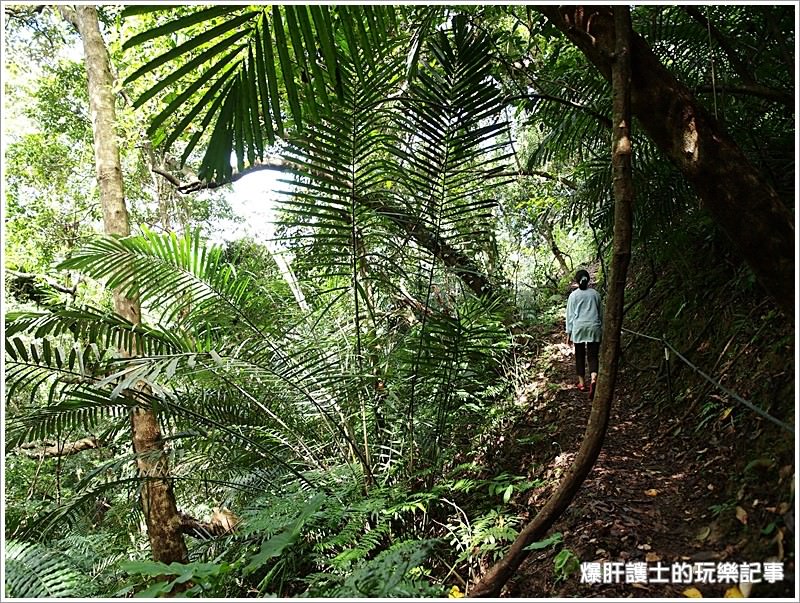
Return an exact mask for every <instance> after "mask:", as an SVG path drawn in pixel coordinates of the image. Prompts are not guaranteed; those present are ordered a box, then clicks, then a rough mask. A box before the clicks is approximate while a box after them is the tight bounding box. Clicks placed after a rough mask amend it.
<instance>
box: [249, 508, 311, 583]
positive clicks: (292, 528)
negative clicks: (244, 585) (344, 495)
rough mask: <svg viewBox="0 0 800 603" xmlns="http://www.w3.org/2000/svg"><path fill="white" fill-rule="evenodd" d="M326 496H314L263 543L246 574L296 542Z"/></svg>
mask: <svg viewBox="0 0 800 603" xmlns="http://www.w3.org/2000/svg"><path fill="white" fill-rule="evenodd" d="M324 501H325V496H323V495H322V494H317V495H316V496H314V498H312V499H311V500H310V501H309V502H308V503H306V505H305V506H304V507H303V509H302V510H301V511H300V515H299V516H298V517H297V519H295V520H294V521H293V522H292V523H291V524H289V525H288V526H287V527H286V529H284V530H283V531H282V532H280V533H278V534H276V535H275V536H273V537H272V538H270V539H269V540H267V541H266V542H264V543H263V544H262V545H261V550H260V551H259V552H258V553H257V554H256V555H254V556H253V557H252V558H251V560H250V563H249V564H248V565H247V566H246V567H245V568H244V570H243V571H244V573H245V574H250V573H252V572H254V571H256V570H257V569H259V568H260V567H262V566H263V565H264V564H265V563H266V562H267V561H268V560H270V559H272V558H274V557H278V556H279V555H281V554H282V553H283V551H284V550H285V549H286V548H288V547H290V546H291V545H292V544H294V543H295V542H296V541H297V539H298V538H299V537H300V534H301V531H302V528H303V526H304V525H305V522H306V521H307V520H308V518H309V517H311V516H312V515H313V514H314V513H316V512H317V510H318V509H319V508H320V507H321V506H322V503H323V502H324Z"/></svg>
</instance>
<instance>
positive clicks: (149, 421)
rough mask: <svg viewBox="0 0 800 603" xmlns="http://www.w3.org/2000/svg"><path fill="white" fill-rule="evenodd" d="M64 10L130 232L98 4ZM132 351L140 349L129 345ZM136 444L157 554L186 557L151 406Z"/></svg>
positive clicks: (131, 306) (132, 302)
mask: <svg viewBox="0 0 800 603" xmlns="http://www.w3.org/2000/svg"><path fill="white" fill-rule="evenodd" d="M59 10H60V11H61V14H62V16H64V18H66V19H67V20H69V21H70V22H71V23H72V24H73V25H74V26H75V27H76V29H77V30H78V32H79V33H80V36H81V39H82V40H83V50H84V56H85V61H86V72H87V76H88V83H89V109H90V113H91V117H92V129H93V133H94V154H95V164H96V173H97V182H98V185H99V187H100V202H101V205H102V208H103V224H104V227H105V231H106V233H108V234H114V235H120V236H127V235H129V234H130V225H129V223H128V210H127V208H126V206H125V196H124V192H123V186H122V167H121V164H120V159H119V147H118V145H117V140H116V110H115V107H114V94H113V92H112V84H113V80H112V77H111V70H110V68H109V60H108V51H107V49H106V45H105V42H104V40H103V37H102V35H101V33H100V26H99V22H98V17H97V10H96V9H95V7H93V6H77V7H76V8H75V9H72V8H69V7H64V6H60V7H59ZM114 309H115V311H116V312H117V313H118V314H120V315H121V316H124V317H125V318H126V319H128V320H129V321H131V322H132V323H134V324H139V323H140V322H141V308H140V305H139V300H137V299H131V298H128V297H126V296H125V295H124V294H123V292H122V291H119V290H117V291H114ZM125 352H126V353H129V354H131V355H133V354H136V353H137V351H136V350H126V351H125ZM131 427H132V431H133V449H134V451H135V452H136V454H137V461H136V462H137V465H138V469H139V475H140V476H141V477H142V478H144V482H143V486H142V507H143V509H144V515H145V521H146V523H147V535H148V537H149V539H150V548H151V552H152V555H153V559H154V560H156V561H162V562H164V563H172V562H173V561H177V562H180V563H185V562H186V561H187V559H188V551H187V549H186V543H185V542H184V538H183V535H182V533H181V531H180V526H181V519H180V516H179V515H178V510H177V507H176V504H175V495H174V493H173V490H172V482H171V480H170V479H169V466H168V461H167V457H166V455H165V453H164V442H163V440H162V438H161V430H160V428H159V425H158V421H157V420H156V417H155V415H154V414H153V412H152V410H147V409H143V408H138V409H135V410H134V411H133V412H132V413H131Z"/></svg>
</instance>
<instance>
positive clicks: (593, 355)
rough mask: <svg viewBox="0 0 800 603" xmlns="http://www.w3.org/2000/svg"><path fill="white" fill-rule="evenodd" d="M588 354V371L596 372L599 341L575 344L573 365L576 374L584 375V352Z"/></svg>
mask: <svg viewBox="0 0 800 603" xmlns="http://www.w3.org/2000/svg"><path fill="white" fill-rule="evenodd" d="M587 352H588V354H589V372H590V373H596V372H597V366H598V364H599V363H598V360H597V357H598V354H599V353H600V342H599V341H590V342H589V343H576V344H575V366H576V368H577V369H578V376H580V377H585V376H586V354H587Z"/></svg>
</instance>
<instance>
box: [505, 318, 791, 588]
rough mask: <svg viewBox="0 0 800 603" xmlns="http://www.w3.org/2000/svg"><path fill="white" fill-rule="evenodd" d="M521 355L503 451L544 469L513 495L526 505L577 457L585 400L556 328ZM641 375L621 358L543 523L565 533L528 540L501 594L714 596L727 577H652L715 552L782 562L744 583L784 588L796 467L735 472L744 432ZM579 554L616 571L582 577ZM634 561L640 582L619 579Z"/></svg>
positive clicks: (541, 497) (523, 466)
mask: <svg viewBox="0 0 800 603" xmlns="http://www.w3.org/2000/svg"><path fill="white" fill-rule="evenodd" d="M561 327H562V328H563V325H561ZM530 364H531V366H530V367H529V368H528V371H529V373H530V375H531V377H532V379H531V380H530V381H528V382H527V383H526V384H525V385H524V388H523V389H522V390H521V392H520V393H519V394H518V397H521V398H522V401H523V402H525V403H526V404H527V410H526V411H525V413H524V414H523V415H522V416H521V417H520V419H519V420H518V421H517V424H516V425H515V426H514V427H513V428H512V429H511V430H510V433H509V436H510V437H507V438H506V442H505V446H503V451H502V452H501V453H500V454H502V456H503V457H504V460H505V461H506V462H507V463H508V465H509V469H511V468H512V467H513V465H516V467H515V469H516V471H517V472H518V473H525V472H527V473H528V475H529V476H530V477H531V478H539V479H544V480H545V483H546V485H543V486H542V487H540V488H539V489H537V490H533V491H530V492H529V496H528V497H527V500H520V501H519V504H520V506H521V508H522V509H523V510H522V513H523V515H524V514H525V513H526V512H527V513H532V512H534V511H535V509H537V508H539V507H541V506H542V504H543V503H544V501H545V500H546V499H547V496H548V495H549V494H550V492H552V490H553V488H554V487H555V485H556V484H557V483H558V479H559V478H560V476H561V474H562V473H563V471H564V469H565V468H566V467H567V466H568V465H569V463H570V462H571V461H572V459H573V458H574V456H575V453H576V451H577V449H578V447H579V445H580V441H581V438H582V436H583V431H584V428H585V426H586V420H587V418H588V415H589V408H590V404H591V403H590V401H589V399H588V395H587V394H586V393H584V392H580V391H578V389H577V388H576V378H575V371H574V356H573V353H572V348H571V346H568V345H566V343H565V341H564V334H563V332H562V329H556V330H555V331H553V332H552V333H550V334H549V335H548V339H547V342H546V343H545V344H544V345H543V346H542V347H541V348H540V349H539V350H538V354H536V357H535V359H533V360H532V361H531V363H530ZM641 383H642V377H641V375H637V374H636V372H635V371H634V370H633V369H631V368H630V367H626V366H624V364H623V366H622V368H621V371H620V376H619V380H618V382H617V388H616V395H615V399H614V403H613V409H612V414H611V420H610V423H609V429H608V432H607V435H606V439H605V445H604V448H603V451H602V452H601V454H600V457H599V459H598V461H597V463H596V464H595V466H594V468H593V469H592V471H591V473H590V474H589V477H588V478H587V480H586V481H585V483H584V484H583V485H582V487H581V489H580V491H579V492H578V495H577V497H576V499H575V500H574V502H573V503H572V505H571V506H570V507H569V508H568V509H567V511H566V513H565V514H564V515H563V516H562V517H561V519H560V520H559V521H558V522H557V523H556V525H555V526H554V527H553V529H552V530H551V531H550V534H553V533H555V532H560V533H561V535H562V538H563V540H562V542H561V543H559V544H556V545H554V546H549V547H546V548H543V549H541V550H535V551H533V552H532V553H531V554H530V555H529V557H528V558H527V560H526V561H525V562H524V564H523V565H522V567H521V568H520V570H519V571H518V572H517V574H516V576H515V577H514V578H513V579H512V580H511V581H510V582H509V583H508V584H507V585H506V588H505V590H504V593H503V594H504V596H507V597H585V598H591V597H603V598H614V599H618V598H623V597H682V596H688V595H684V594H683V593H684V591H686V589H688V588H692V587H693V588H696V589H697V590H698V591H699V592H700V593H701V594H702V596H703V597H706V598H708V597H722V596H723V595H724V593H725V592H726V591H727V590H728V589H729V588H731V587H733V586H736V583H735V582H734V583H719V582H717V583H706V582H700V581H696V580H692V581H691V582H688V583H672V582H666V583H653V582H651V581H650V580H651V579H652V578H653V577H654V576H655V575H656V571H657V570H655V569H654V568H656V567H657V566H658V565H661V566H662V567H668V570H667V574H666V576H667V579H670V572H671V570H672V566H673V564H681V563H684V564H691V565H694V564H695V563H703V564H706V566H705V567H714V568H715V569H716V567H717V564H718V563H724V562H732V563H736V564H741V563H744V562H749V563H753V562H760V563H764V562H765V561H783V562H784V579H783V580H782V581H778V582H774V583H768V582H766V581H763V582H761V583H756V584H753V585H752V590H751V592H750V593H749V596H751V597H752V596H755V597H793V596H794V557H793V551H794V535H793V530H794V515H793V511H792V508H793V505H789V503H787V502H782V501H781V499H786V498H787V497H790V496H791V494H793V492H792V493H791V494H790V495H787V492H788V490H789V487H788V486H787V484H791V482H792V481H793V479H794V467H792V466H784V467H779V466H776V464H775V463H774V462H770V461H769V460H764V461H763V462H762V463H760V464H759V463H755V464H753V463H750V464H749V466H748V469H747V471H746V472H741V473H736V469H735V468H736V467H737V466H739V467H741V465H742V462H741V460H738V461H737V459H736V458H735V455H736V454H737V452H736V451H737V450H739V453H738V454H741V446H739V447H737V446H735V445H733V444H731V443H730V442H731V441H733V440H736V439H737V438H744V437H746V433H736V430H735V429H734V426H733V421H727V422H725V421H724V420H723V421H719V422H715V424H713V425H711V426H707V427H706V428H705V429H704V430H703V431H701V432H697V431H696V430H695V428H694V426H693V425H690V424H689V423H687V421H686V417H685V416H684V417H682V416H680V414H683V413H679V414H677V415H675V416H669V414H668V413H667V412H666V411H659V410H658V409H657V408H656V406H655V404H654V403H653V402H652V399H653V398H652V396H648V395H646V392H642V391H641V390H642V386H641ZM643 394H645V395H643ZM684 423H685V424H686V425H684ZM739 429H740V430H742V431H745V432H746V429H747V427H746V426H744V427H740V428H739ZM504 464H505V463H504ZM528 518H530V515H529V516H528ZM565 549H566V550H569V551H571V552H572V553H573V554H574V555H575V558H573V568H572V573H570V575H568V576H565V575H564V572H561V575H560V576H559V575H558V574H557V572H556V571H554V569H555V566H554V561H555V560H556V557H557V555H558V553H559V552H561V551H563V550H565ZM567 555H568V554H567ZM563 556H564V554H563V553H562V559H563ZM568 556H569V555H568ZM578 561H580V562H581V563H583V562H594V563H601V564H602V563H610V562H620V563H621V564H623V565H622V566H621V567H622V568H623V571H622V575H621V576H620V577H619V578H617V579H616V580H615V581H611V582H610V583H602V582H601V583H589V582H584V581H582V572H581V570H580V569H579V568H578V563H577V562H578ZM636 562H645V563H647V568H648V573H649V576H648V582H645V583H633V582H630V583H629V582H626V577H625V573H624V564H633V563H636ZM616 567H620V566H616ZM629 567H631V568H632V567H633V566H632V565H631V566H629ZM640 567H641V566H640ZM662 571H663V570H662ZM742 589H743V590H745V591H746V590H748V585H742ZM746 594H747V593H746ZM694 596H701V595H698V594H697V593H694ZM729 596H731V595H730V594H729Z"/></svg>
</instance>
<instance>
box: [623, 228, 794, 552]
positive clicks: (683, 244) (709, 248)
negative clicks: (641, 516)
mask: <svg viewBox="0 0 800 603" xmlns="http://www.w3.org/2000/svg"><path fill="white" fill-rule="evenodd" d="M626 297H627V298H628V299H629V300H632V301H635V302H636V303H635V305H633V306H632V307H631V308H630V310H629V311H628V313H627V314H626V316H625V321H624V326H625V327H626V328H628V329H630V330H633V331H637V332H641V333H644V334H647V335H650V336H653V337H657V338H664V339H666V340H667V341H668V342H670V343H671V344H672V345H673V346H674V347H675V348H676V349H678V350H679V351H680V352H681V354H682V355H683V356H685V357H686V358H687V359H688V360H689V361H690V362H691V363H692V364H694V365H695V366H696V367H697V368H698V369H700V370H702V371H703V372H704V373H706V374H707V375H709V376H710V377H711V378H712V379H713V380H714V381H716V382H718V383H719V384H721V385H722V386H724V387H725V388H726V389H728V390H730V391H732V392H734V393H736V394H737V395H738V396H739V397H741V398H743V399H745V400H747V401H749V402H751V403H752V404H754V405H755V406H757V407H759V408H761V409H763V410H764V411H765V412H767V413H769V414H770V415H772V416H773V417H775V418H776V419H778V420H779V421H782V422H784V423H786V424H788V425H790V426H794V421H795V416H794V413H795V404H794V399H795V390H794V370H793V366H794V361H793V359H794V356H795V349H794V333H793V324H792V321H791V320H789V319H787V317H785V316H784V315H783V314H782V313H781V312H780V311H779V310H778V308H777V306H776V305H775V303H774V302H773V301H772V300H771V299H770V298H769V297H767V296H766V294H765V292H764V291H763V289H762V288H761V287H760V285H759V284H758V283H757V281H756V279H755V278H754V276H753V274H752V272H751V271H750V270H749V268H748V267H747V266H746V265H744V264H743V263H742V262H740V261H739V260H737V259H736V258H735V256H734V255H733V253H732V252H731V250H730V247H729V244H728V243H727V241H726V240H724V239H723V238H722V236H721V235H720V234H719V233H717V232H716V230H715V229H714V228H713V227H712V226H711V225H710V223H708V221H706V220H703V219H697V218H696V219H695V220H694V221H693V222H691V223H689V224H688V225H687V226H686V227H685V228H681V229H676V230H675V231H674V233H673V235H672V236H671V237H670V238H669V239H668V240H667V241H666V242H665V243H663V244H662V245H661V246H660V247H657V248H653V247H652V246H651V247H650V248H649V249H646V248H642V247H640V248H639V249H638V250H637V252H635V254H634V265H633V269H632V275H631V279H630V286H629V288H628V291H627V292H626ZM637 300H638V301H637ZM622 351H623V361H622V370H623V371H624V372H625V378H626V381H627V383H628V385H629V387H630V391H631V392H632V396H633V401H632V404H633V406H634V407H635V406H638V405H649V406H652V407H654V408H655V409H656V412H657V413H658V414H659V415H660V416H661V417H663V418H664V419H667V418H670V419H673V423H672V424H671V425H672V426H671V427H670V433H669V436H671V437H674V438H686V439H688V440H689V441H690V442H691V441H696V442H698V443H700V442H702V443H703V445H702V446H700V448H707V449H710V450H712V451H713V452H714V454H721V455H723V457H724V458H725V459H726V462H725V463H724V468H723V467H720V468H719V469H718V481H719V485H718V486H717V488H718V491H717V495H716V496H717V498H718V499H719V502H718V504H716V505H714V506H715V509H711V510H709V512H708V514H709V518H710V519H711V520H718V521H719V522H721V523H722V524H724V525H723V526H722V529H723V531H724V530H725V529H727V530H729V531H730V533H731V534H733V535H734V536H737V537H739V538H744V539H745V540H746V541H747V544H746V545H745V548H746V550H748V551H750V554H751V555H752V557H753V558H754V559H756V558H765V557H767V556H774V555H776V553H778V552H780V551H783V550H785V551H786V554H788V555H791V553H790V551H791V550H792V546H791V544H790V543H789V542H788V538H789V537H790V531H787V530H786V529H785V523H786V515H785V511H786V508H787V506H788V505H793V498H794V491H793V486H792V484H793V482H794V471H795V468H794V436H793V434H791V433H788V432H787V431H785V430H783V429H781V428H780V427H778V426H777V425H775V424H773V423H772V422H770V421H768V420H766V419H764V418H762V417H761V416H759V415H758V414H756V413H754V412H753V411H752V410H750V409H748V408H746V407H745V406H744V405H743V404H741V403H740V402H738V401H736V400H735V399H734V398H733V397H731V396H730V395H728V394H727V393H726V392H724V391H722V390H720V389H719V388H718V387H716V386H715V385H713V384H711V383H710V382H709V381H708V380H706V379H704V378H703V377H702V376H701V375H699V374H698V372H697V371H695V370H694V369H693V368H691V367H690V366H688V365H687V364H686V363H685V362H683V361H682V360H681V359H680V358H678V357H676V355H675V354H674V353H671V352H670V353H669V354H668V356H669V358H668V359H667V358H666V357H665V350H664V346H662V345H661V344H660V343H659V342H656V341H651V340H648V339H645V338H642V337H640V336H638V335H632V334H629V333H624V334H623V339H622ZM661 424H664V425H665V424H666V421H664V422H662V423H661ZM754 501H756V502H754ZM782 505H784V506H782ZM737 507H739V508H740V509H744V510H747V512H748V513H749V520H747V521H745V522H742V521H741V520H737V519H736V515H735V514H736V509H737ZM715 510H716V511H717V512H716V514H715V513H714V511H715ZM781 510H783V513H782V512H781ZM739 513H740V514H741V511H739ZM782 529H783V532H781V530H782ZM784 533H785V537H786V539H787V542H783V543H781V544H780V546H779V545H778V543H777V540H778V539H782V538H783V537H784Z"/></svg>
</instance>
